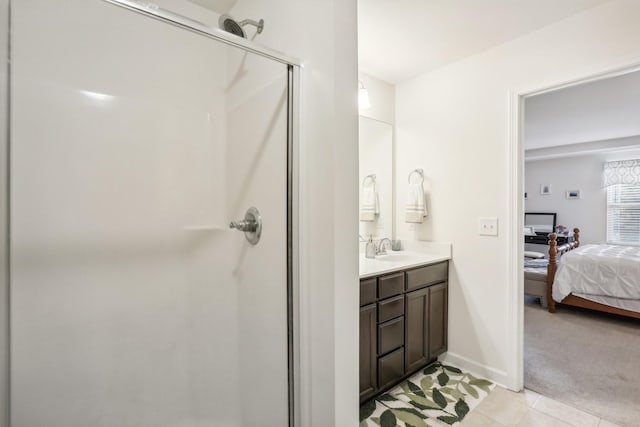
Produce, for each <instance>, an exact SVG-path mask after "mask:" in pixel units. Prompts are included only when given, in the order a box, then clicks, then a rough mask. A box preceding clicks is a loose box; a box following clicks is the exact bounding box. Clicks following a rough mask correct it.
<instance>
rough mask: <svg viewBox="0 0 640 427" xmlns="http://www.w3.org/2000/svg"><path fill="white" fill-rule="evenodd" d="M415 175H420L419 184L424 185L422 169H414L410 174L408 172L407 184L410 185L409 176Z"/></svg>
mask: <svg viewBox="0 0 640 427" xmlns="http://www.w3.org/2000/svg"><path fill="white" fill-rule="evenodd" d="M414 173H417V174H418V175H420V179H421V181H420V184H424V171H423V170H422V169H414V170H412V171H411V172H409V178H408V179H407V180H408V181H409V184H411V176H412V175H413V174H414Z"/></svg>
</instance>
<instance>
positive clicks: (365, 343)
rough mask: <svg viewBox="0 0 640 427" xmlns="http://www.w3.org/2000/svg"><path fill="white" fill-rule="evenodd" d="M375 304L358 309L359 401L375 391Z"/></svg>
mask: <svg viewBox="0 0 640 427" xmlns="http://www.w3.org/2000/svg"><path fill="white" fill-rule="evenodd" d="M376 323H377V322H376V305H375V304H371V305H367V306H365V307H362V308H361V309H360V401H363V400H365V399H366V398H368V397H370V396H372V395H373V394H374V393H375V391H376V380H377V377H378V364H377V360H376V349H377V325H376Z"/></svg>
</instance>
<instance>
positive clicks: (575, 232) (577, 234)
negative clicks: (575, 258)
mask: <svg viewBox="0 0 640 427" xmlns="http://www.w3.org/2000/svg"><path fill="white" fill-rule="evenodd" d="M573 241H574V242H576V244H575V246H574V248H577V247H578V246H580V229H579V228H578V227H576V228H574V229H573Z"/></svg>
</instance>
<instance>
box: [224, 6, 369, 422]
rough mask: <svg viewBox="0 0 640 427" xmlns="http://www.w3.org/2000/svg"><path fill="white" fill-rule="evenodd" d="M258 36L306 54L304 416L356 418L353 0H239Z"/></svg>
mask: <svg viewBox="0 0 640 427" xmlns="http://www.w3.org/2000/svg"><path fill="white" fill-rule="evenodd" d="M232 14H233V15H234V16H236V17H239V18H246V17H252V18H264V20H265V28H264V31H263V33H262V34H260V36H259V37H258V38H257V39H256V41H257V42H258V43H260V44H263V45H265V46H269V47H271V48H273V49H276V50H279V51H281V52H286V53H287V54H289V55H291V56H296V57H298V58H300V59H302V60H303V61H304V62H305V68H304V70H303V76H302V79H303V83H302V91H303V93H302V95H303V100H302V117H301V132H302V135H301V138H302V139H301V156H302V159H301V171H300V174H301V176H300V179H301V186H302V188H301V194H300V199H301V203H302V206H301V215H302V216H301V234H302V245H301V251H300V255H301V286H302V289H301V293H302V302H301V329H302V338H303V342H302V346H303V348H302V355H301V359H302V360H301V365H302V366H301V369H302V378H301V381H302V383H301V387H302V402H301V405H302V412H303V413H302V421H303V422H302V425H303V426H319V427H325V426H336V427H342V426H345V427H351V426H355V425H357V423H358V408H359V405H358V319H359V317H358V301H359V288H358V258H357V257H358V241H357V239H356V238H355V230H357V228H358V167H357V165H358V148H357V147H358V117H357V116H358V110H357V93H356V92H357V82H358V75H357V34H356V25H355V22H356V19H357V18H356V1H355V0H348V1H344V0H323V1H319V0H302V1H301V0H270V1H264V0H239V1H238V4H237V5H236V6H235V7H234V8H233V9H232Z"/></svg>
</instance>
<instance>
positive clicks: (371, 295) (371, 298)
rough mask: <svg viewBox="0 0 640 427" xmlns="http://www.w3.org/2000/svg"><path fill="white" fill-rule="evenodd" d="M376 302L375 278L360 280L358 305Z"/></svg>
mask: <svg viewBox="0 0 640 427" xmlns="http://www.w3.org/2000/svg"><path fill="white" fill-rule="evenodd" d="M372 302H376V278H375V277H374V278H373V279H364V280H361V281H360V307H362V306H363V305H367V304H371V303H372Z"/></svg>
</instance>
